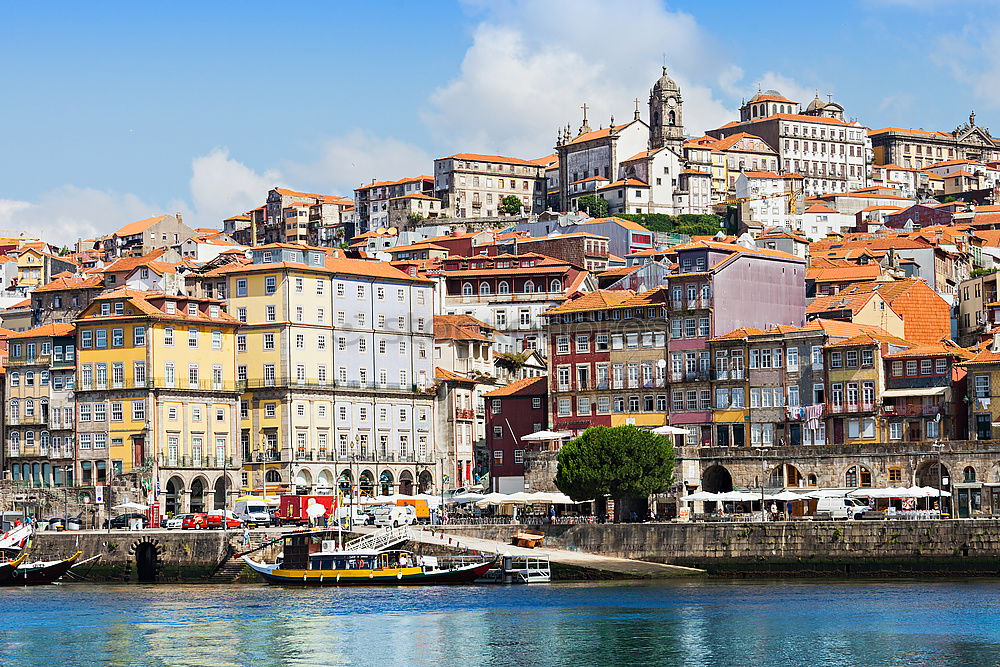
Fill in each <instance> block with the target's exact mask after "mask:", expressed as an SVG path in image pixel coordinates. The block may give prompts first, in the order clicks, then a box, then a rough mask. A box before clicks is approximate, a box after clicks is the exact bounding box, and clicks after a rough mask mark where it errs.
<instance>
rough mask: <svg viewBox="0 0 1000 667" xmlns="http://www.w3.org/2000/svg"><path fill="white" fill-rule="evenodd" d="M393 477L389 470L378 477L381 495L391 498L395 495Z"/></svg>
mask: <svg viewBox="0 0 1000 667" xmlns="http://www.w3.org/2000/svg"><path fill="white" fill-rule="evenodd" d="M394 486H395V485H394V484H393V477H392V473H391V472H389V471H388V470H383V471H382V473H381V474H380V475H379V476H378V492H379V495H383V496H391V495H392V493H393V487H394Z"/></svg>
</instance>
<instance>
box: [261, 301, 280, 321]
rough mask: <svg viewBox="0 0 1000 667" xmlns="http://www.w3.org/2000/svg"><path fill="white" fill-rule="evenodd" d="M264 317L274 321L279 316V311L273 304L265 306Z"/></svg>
mask: <svg viewBox="0 0 1000 667" xmlns="http://www.w3.org/2000/svg"><path fill="white" fill-rule="evenodd" d="M264 319H265V320H267V321H268V322H274V321H275V320H276V319H278V318H277V311H276V310H275V307H274V306H273V305H268V306H266V307H265V308H264Z"/></svg>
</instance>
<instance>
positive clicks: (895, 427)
mask: <svg viewBox="0 0 1000 667" xmlns="http://www.w3.org/2000/svg"><path fill="white" fill-rule="evenodd" d="M889 439H890V440H902V439H903V424H902V422H890V423H889ZM890 477H891V475H890ZM889 481H892V480H891V479H890V480H889Z"/></svg>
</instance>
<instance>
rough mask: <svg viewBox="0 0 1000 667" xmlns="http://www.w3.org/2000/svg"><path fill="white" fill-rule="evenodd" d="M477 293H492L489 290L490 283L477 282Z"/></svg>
mask: <svg viewBox="0 0 1000 667" xmlns="http://www.w3.org/2000/svg"><path fill="white" fill-rule="evenodd" d="M479 293H480V294H492V291H491V290H490V284H489V283H487V282H481V283H479Z"/></svg>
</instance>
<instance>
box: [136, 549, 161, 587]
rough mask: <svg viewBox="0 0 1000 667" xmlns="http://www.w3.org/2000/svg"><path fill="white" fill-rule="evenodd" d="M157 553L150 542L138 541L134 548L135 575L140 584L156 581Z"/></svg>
mask: <svg viewBox="0 0 1000 667" xmlns="http://www.w3.org/2000/svg"><path fill="white" fill-rule="evenodd" d="M156 565H157V554H156V545H155V544H153V543H152V542H140V543H139V544H138V545H137V546H136V548H135V575H136V579H138V580H139V583H141V584H152V583H154V582H155V581H156Z"/></svg>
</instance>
